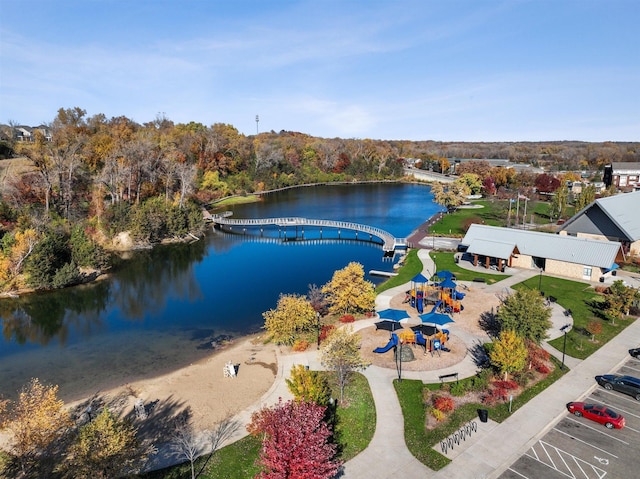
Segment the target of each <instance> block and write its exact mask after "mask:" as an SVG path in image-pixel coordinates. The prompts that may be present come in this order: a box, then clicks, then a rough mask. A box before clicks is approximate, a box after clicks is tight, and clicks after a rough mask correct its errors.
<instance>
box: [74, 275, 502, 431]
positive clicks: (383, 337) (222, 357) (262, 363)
mask: <svg viewBox="0 0 640 479" xmlns="http://www.w3.org/2000/svg"><path fill="white" fill-rule="evenodd" d="M403 301H404V293H401V294H398V295H396V296H395V297H394V298H393V299H392V301H391V307H393V308H397V309H405V310H406V311H407V312H408V313H409V314H410V315H411V319H410V320H408V321H407V322H406V324H405V322H404V321H403V324H405V328H404V329H405V330H407V329H409V328H410V327H411V326H412V325H414V324H418V323H419V322H420V320H419V318H418V313H417V311H416V310H415V309H414V308H411V306H410V304H409V303H404V302H403ZM498 303H499V300H498V298H497V297H496V296H495V294H492V293H487V292H485V291H483V290H482V289H481V288H474V287H471V286H470V287H469V289H468V290H467V297H466V298H465V299H464V301H463V304H464V306H465V307H464V310H463V311H462V312H461V313H457V314H455V315H454V316H453V318H454V320H455V323H454V324H452V325H451V326H450V327H449V330H450V331H451V335H450V340H449V341H448V343H447V344H446V346H447V347H448V349H449V350H450V351H449V352H442V353H440V354H433V355H432V354H430V353H427V354H424V350H423V349H422V348H421V347H419V346H411V348H412V349H413V351H414V356H415V360H414V361H410V362H403V369H405V370H407V371H420V370H425V371H427V370H429V371H430V370H437V369H441V368H445V367H448V366H452V365H454V364H456V363H458V362H460V361H461V360H462V359H463V358H464V357H465V356H466V355H467V354H469V350H468V349H469V348H468V345H467V344H466V343H465V341H463V340H462V339H461V337H460V336H464V337H466V338H469V337H470V336H473V337H477V338H483V337H484V338H486V333H485V332H484V331H483V330H482V328H481V327H480V325H479V321H478V319H479V317H480V315H481V314H482V313H484V312H489V311H491V309H492V308H493V307H495V306H497V304H498ZM358 334H359V335H360V336H361V353H362V355H363V356H364V357H365V359H367V360H368V361H370V362H371V364H374V365H376V366H379V367H385V368H390V369H394V368H395V367H396V365H395V361H394V358H393V353H392V352H388V353H384V354H377V353H374V352H373V349H375V348H376V347H378V346H384V345H385V344H386V343H387V341H388V340H389V332H388V331H384V330H378V331H376V330H375V327H374V326H368V327H365V328H362V329H360V330H359V331H358ZM263 339H264V338H263V336H261V335H253V336H249V337H244V338H239V339H235V340H233V341H232V342H231V343H230V344H228V345H225V346H223V347H221V348H218V349H216V351H214V352H212V353H211V354H210V355H209V356H208V357H206V358H204V359H201V360H199V361H197V362H194V363H193V364H191V365H189V366H187V367H184V368H180V369H178V370H176V371H173V372H170V373H167V374H163V375H161V376H157V377H152V378H148V379H143V380H139V381H133V382H130V383H127V384H123V385H121V386H119V387H116V388H113V389H109V390H107V391H104V392H101V393H99V394H97V395H96V396H94V397H93V398H87V399H86V400H83V401H76V402H74V403H72V404H71V405H72V406H74V407H76V408H79V409H78V410H82V408H85V407H86V406H87V405H88V404H89V403H90V402H91V401H94V403H95V405H99V404H100V403H107V404H117V405H118V406H120V407H121V410H122V411H123V412H125V413H126V411H132V410H133V407H134V404H135V402H136V401H137V400H140V399H141V400H142V401H144V404H145V405H146V406H147V407H148V408H149V409H153V410H155V411H157V410H159V409H163V410H164V414H165V416H166V415H175V414H178V413H179V412H181V411H184V410H186V409H187V408H188V410H189V411H190V412H191V414H192V417H193V420H194V424H195V425H197V428H198V429H202V430H205V429H211V427H212V426H214V425H215V424H217V423H218V422H219V421H221V420H222V419H224V418H225V417H229V416H232V415H234V414H236V413H238V412H240V411H242V410H244V409H247V408H249V407H250V406H252V405H254V404H256V403H257V402H259V401H260V398H262V396H263V395H264V394H265V393H266V392H267V391H268V390H269V389H270V388H271V386H272V385H273V383H274V380H275V378H276V374H277V371H278V364H277V356H276V348H278V351H279V353H280V354H284V355H286V354H295V353H292V352H291V351H290V348H286V347H279V346H276V345H274V344H271V343H267V344H265V343H264V341H263ZM487 339H488V338H487ZM228 361H231V362H232V363H233V364H234V365H235V366H236V368H237V376H236V377H235V378H229V377H224V374H223V368H224V365H225V363H227V362H228ZM285 374H286V372H285Z"/></svg>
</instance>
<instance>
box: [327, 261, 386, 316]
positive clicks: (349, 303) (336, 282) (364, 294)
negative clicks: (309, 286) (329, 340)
mask: <svg viewBox="0 0 640 479" xmlns="http://www.w3.org/2000/svg"><path fill="white" fill-rule="evenodd" d="M322 292H323V293H324V294H325V295H326V299H327V302H328V303H329V312H330V313H331V314H338V315H342V314H354V313H362V312H365V311H371V310H373V309H374V307H375V301H376V293H375V286H374V285H373V283H372V282H371V281H366V280H365V279H364V268H363V266H362V265H361V264H360V263H356V262H351V263H349V264H348V265H347V266H346V267H345V268H343V269H340V270H338V271H336V272H334V273H333V277H332V278H331V281H329V282H328V283H327V284H325V285H324V286H323V287H322Z"/></svg>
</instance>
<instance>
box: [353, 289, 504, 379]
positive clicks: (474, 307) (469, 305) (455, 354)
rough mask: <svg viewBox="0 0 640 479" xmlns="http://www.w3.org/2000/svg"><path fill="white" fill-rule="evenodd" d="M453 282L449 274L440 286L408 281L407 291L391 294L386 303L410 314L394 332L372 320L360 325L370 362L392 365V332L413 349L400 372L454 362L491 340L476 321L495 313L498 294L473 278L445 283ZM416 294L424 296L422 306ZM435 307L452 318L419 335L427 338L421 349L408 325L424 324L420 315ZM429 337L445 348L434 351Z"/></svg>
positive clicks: (419, 297) (427, 368)
mask: <svg viewBox="0 0 640 479" xmlns="http://www.w3.org/2000/svg"><path fill="white" fill-rule="evenodd" d="M414 279H416V278H414ZM417 279H420V278H417ZM451 281H453V279H452V278H446V279H444V280H443V281H441V282H440V283H441V284H444V285H445V287H442V288H437V287H435V286H433V284H428V283H426V282H425V283H424V284H422V283H420V282H412V283H411V287H410V288H409V290H406V289H405V290H403V291H400V292H398V293H396V294H394V296H393V297H392V298H391V300H390V303H389V308H392V309H397V310H403V311H406V313H407V314H408V315H409V318H408V319H404V320H402V321H400V325H402V329H398V330H396V331H393V333H392V332H390V331H388V330H383V329H377V330H376V326H375V325H372V326H369V327H366V328H363V329H361V330H359V331H358V332H359V334H360V336H361V338H362V343H361V348H360V352H361V354H362V356H363V357H364V358H365V359H366V360H367V361H370V362H371V364H373V365H376V366H379V367H384V368H390V369H395V368H396V361H395V357H394V350H393V347H389V346H390V345H389V342H390V339H391V335H392V334H396V336H397V338H398V341H400V340H403V344H405V347H408V348H410V349H411V350H412V352H413V357H414V358H415V359H414V360H411V361H403V362H402V369H403V370H404V371H434V370H438V369H444V368H448V367H451V366H454V365H455V364H457V363H459V362H460V361H462V360H463V359H464V358H465V356H466V355H467V354H470V352H469V349H470V348H473V347H474V346H476V345H479V344H482V343H484V342H487V341H489V337H488V336H487V334H486V332H485V331H484V330H483V329H482V327H481V326H480V319H481V317H482V316H483V315H490V314H493V312H494V311H495V309H496V308H497V306H498V305H499V299H498V297H497V296H496V295H495V293H493V292H487V291H485V287H484V285H478V284H477V283H471V282H455V283H456V285H455V287H450V288H447V287H446V286H453V285H451V283H450V282H451ZM416 298H418V299H423V303H422V308H420V304H419V303H418V301H417V300H416ZM420 309H422V311H420ZM433 310H437V311H438V312H439V313H440V312H441V313H443V314H448V315H449V316H450V317H451V319H453V321H454V323H450V324H448V325H445V326H437V328H436V331H435V332H434V333H433V334H431V335H425V334H423V335H422V336H423V337H425V338H426V339H427V347H426V348H425V346H423V345H420V344H418V342H419V335H416V334H415V332H414V331H413V330H412V329H411V328H412V327H415V326H418V325H421V324H423V321H422V319H421V318H420V316H421V315H422V316H423V317H424V316H425V315H427V314H428V313H430V312H432V311H433ZM426 324H428V323H426ZM447 331H448V335H447V334H446V332H447ZM412 336H413V337H412ZM447 336H448V337H447ZM429 338H430V339H431V340H432V341H433V340H434V339H437V340H439V341H440V346H442V347H443V348H442V349H440V350H436V349H433V348H431V347H429V346H433V342H431V343H429ZM377 348H378V351H384V352H377V353H376V352H374V350H376V349H377ZM429 349H432V350H431V351H430V350H429Z"/></svg>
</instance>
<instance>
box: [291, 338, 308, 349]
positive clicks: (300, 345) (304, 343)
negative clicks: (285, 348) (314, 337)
mask: <svg viewBox="0 0 640 479" xmlns="http://www.w3.org/2000/svg"><path fill="white" fill-rule="evenodd" d="M308 348H309V341H305V340H304V339H298V340H297V341H296V342H295V343H293V348H292V349H293V350H294V351H296V352H300V351H306V350H307V349H308Z"/></svg>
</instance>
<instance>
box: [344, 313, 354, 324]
mask: <svg viewBox="0 0 640 479" xmlns="http://www.w3.org/2000/svg"><path fill="white" fill-rule="evenodd" d="M355 320H356V318H354V317H353V316H352V315H350V314H345V315H344V316H340V322H341V323H353V322H354V321H355Z"/></svg>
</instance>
